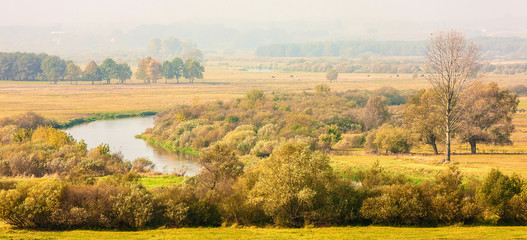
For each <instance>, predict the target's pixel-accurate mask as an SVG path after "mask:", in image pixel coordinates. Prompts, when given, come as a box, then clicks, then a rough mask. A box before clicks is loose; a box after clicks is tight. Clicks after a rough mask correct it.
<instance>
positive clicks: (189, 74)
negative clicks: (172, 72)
mask: <svg viewBox="0 0 527 240" xmlns="http://www.w3.org/2000/svg"><path fill="white" fill-rule="evenodd" d="M204 71H205V68H204V67H203V66H201V64H200V63H199V62H198V61H195V60H193V59H188V60H187V61H186V62H185V72H184V76H185V78H186V79H188V80H189V81H190V82H194V79H195V78H197V79H202V78H203V72H204Z"/></svg>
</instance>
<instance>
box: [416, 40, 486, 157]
mask: <svg viewBox="0 0 527 240" xmlns="http://www.w3.org/2000/svg"><path fill="white" fill-rule="evenodd" d="M426 58H427V62H426V70H427V73H428V74H427V79H428V81H430V83H431V84H432V86H433V89H434V92H435V93H436V94H437V96H438V98H439V105H440V108H441V112H442V115H443V130H444V131H445V135H446V138H445V147H446V151H445V155H446V157H445V161H446V162H450V144H451V141H450V139H451V136H452V132H453V131H454V130H455V129H456V127H457V125H458V123H459V121H460V113H461V111H462V109H461V104H459V100H460V95H461V93H462V92H463V90H464V89H465V88H467V87H468V86H469V85H470V84H471V83H472V82H473V79H474V78H475V77H476V72H477V70H478V66H479V60H480V52H479V49H478V48H477V47H476V45H475V44H474V43H473V42H470V41H468V40H467V39H466V38H465V35H464V34H463V33H461V32H458V31H455V30H447V31H440V32H437V33H434V34H433V35H432V37H431V38H430V41H429V42H428V46H427V49H426Z"/></svg>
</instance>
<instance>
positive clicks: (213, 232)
mask: <svg viewBox="0 0 527 240" xmlns="http://www.w3.org/2000/svg"><path fill="white" fill-rule="evenodd" d="M524 238H527V227H440V228H415V227H376V226H369V227H331V228H302V229H279V228H253V227H250V228H229V227H221V228H181V229H155V230H144V231H90V230H74V231H31V230H18V229H13V228H12V227H10V226H9V225H7V224H3V223H1V222H0V239H100V240H106V239H200V240H201V239H204V240H205V239H524Z"/></svg>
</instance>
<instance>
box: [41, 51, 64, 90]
mask: <svg viewBox="0 0 527 240" xmlns="http://www.w3.org/2000/svg"><path fill="white" fill-rule="evenodd" d="M40 67H41V69H42V73H43V74H44V76H45V77H46V78H47V79H48V80H49V81H50V82H53V83H55V84H57V82H58V81H59V80H60V79H62V78H64V73H65V71H66V62H64V60H62V59H61V58H59V57H57V56H48V57H46V58H44V60H42V65H41V66H40Z"/></svg>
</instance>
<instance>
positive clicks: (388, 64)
mask: <svg viewBox="0 0 527 240" xmlns="http://www.w3.org/2000/svg"><path fill="white" fill-rule="evenodd" d="M421 66H422V62H419V61H412V60H383V59H368V58H362V59H360V60H353V59H343V58H308V59H304V58H302V59H295V60H291V61H289V62H288V63H286V64H285V65H284V66H283V67H282V69H283V70H286V71H306V72H327V71H329V70H330V69H335V70H336V71H337V72H340V73H422V72H424V71H423V69H422V67H421Z"/></svg>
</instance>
